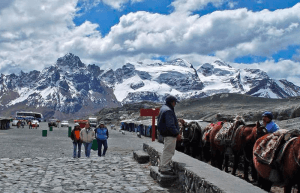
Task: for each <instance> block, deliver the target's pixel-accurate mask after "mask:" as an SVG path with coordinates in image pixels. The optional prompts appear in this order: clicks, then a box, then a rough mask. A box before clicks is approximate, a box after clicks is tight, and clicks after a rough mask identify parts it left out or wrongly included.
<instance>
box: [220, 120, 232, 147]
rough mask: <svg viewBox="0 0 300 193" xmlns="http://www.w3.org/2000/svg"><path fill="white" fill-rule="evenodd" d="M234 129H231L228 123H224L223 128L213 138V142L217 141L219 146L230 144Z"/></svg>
mask: <svg viewBox="0 0 300 193" xmlns="http://www.w3.org/2000/svg"><path fill="white" fill-rule="evenodd" d="M234 130H235V129H234V128H233V127H232V124H231V123H229V122H225V123H224V124H223V127H222V128H221V129H220V131H219V132H218V133H217V135H216V136H215V141H218V142H219V143H220V145H225V144H228V145H229V144H230V143H231V140H232V137H233V134H234V132H235V131H234Z"/></svg>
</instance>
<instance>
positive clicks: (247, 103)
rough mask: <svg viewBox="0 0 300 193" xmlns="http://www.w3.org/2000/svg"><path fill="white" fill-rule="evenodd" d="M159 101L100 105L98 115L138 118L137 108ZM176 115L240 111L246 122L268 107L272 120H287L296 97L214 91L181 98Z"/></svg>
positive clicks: (299, 113)
mask: <svg viewBox="0 0 300 193" xmlns="http://www.w3.org/2000/svg"><path fill="white" fill-rule="evenodd" d="M161 105H162V104H160V103H143V102H142V103H136V104H130V105H129V104H127V105H124V106H123V107H119V108H111V109H103V110H101V111H100V112H99V114H98V116H99V118H100V119H101V120H103V121H106V122H108V123H110V122H111V123H118V122H120V121H122V120H133V121H134V122H136V121H139V120H141V119H149V118H141V117H139V109H140V108H157V107H161ZM175 111H176V114H177V117H178V118H184V119H186V120H203V121H206V122H215V121H220V120H223V119H224V118H226V119H228V120H233V118H234V117H235V116H236V115H241V116H243V118H244V119H245V121H246V122H249V123H250V122H255V121H258V120H261V115H262V114H263V112H265V111H271V112H272V113H273V114H274V117H275V119H276V120H290V119H293V118H297V117H299V118H300V97H294V98H289V99H270V98H259V97H253V96H249V95H244V94H216V95H213V96H209V97H205V98H198V99H186V100H182V101H181V102H180V103H178V105H177V106H176V107H175Z"/></svg>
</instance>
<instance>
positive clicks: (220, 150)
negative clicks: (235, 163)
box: [210, 120, 245, 172]
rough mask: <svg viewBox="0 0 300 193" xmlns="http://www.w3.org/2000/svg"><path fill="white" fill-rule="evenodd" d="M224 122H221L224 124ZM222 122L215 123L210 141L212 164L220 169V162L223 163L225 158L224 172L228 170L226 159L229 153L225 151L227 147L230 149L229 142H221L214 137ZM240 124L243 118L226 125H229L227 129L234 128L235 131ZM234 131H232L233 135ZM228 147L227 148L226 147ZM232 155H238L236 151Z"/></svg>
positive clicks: (242, 123)
mask: <svg viewBox="0 0 300 193" xmlns="http://www.w3.org/2000/svg"><path fill="white" fill-rule="evenodd" d="M224 123H225V122H223V124H224ZM223 124H221V125H220V124H219V125H218V124H217V125H216V126H215V127H214V129H213V130H212V132H211V135H210V141H211V153H212V165H213V166H215V167H217V168H219V169H220V170H222V164H223V160H224V158H225V164H224V168H225V172H228V160H229V154H228V153H227V152H228V150H229V149H232V147H231V143H230V144H228V142H226V144H225V143H222V144H221V141H220V140H217V139H216V135H217V134H218V132H220V130H221V128H222V127H223ZM241 125H245V123H244V121H243V120H237V121H235V122H234V123H233V124H232V125H231V126H230V125H228V126H229V127H230V129H229V130H234V131H237V128H238V127H239V126H241ZM234 134H235V133H233V136H235V135H234ZM228 148H229V149H228ZM233 155H234V157H238V156H239V155H238V153H236V152H233Z"/></svg>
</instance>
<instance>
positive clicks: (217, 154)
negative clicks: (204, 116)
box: [209, 122, 223, 170]
mask: <svg viewBox="0 0 300 193" xmlns="http://www.w3.org/2000/svg"><path fill="white" fill-rule="evenodd" d="M222 126H223V122H218V123H216V124H214V125H213V128H212V130H211V132H210V135H209V141H210V151H211V152H210V153H211V165H212V166H214V167H217V168H219V169H220V170H222V164H223V155H222V154H221V152H222V151H219V149H218V146H217V145H216V144H215V137H216V135H217V133H218V132H219V131H220V130H221V129H222Z"/></svg>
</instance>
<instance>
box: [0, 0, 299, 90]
mask: <svg viewBox="0 0 300 193" xmlns="http://www.w3.org/2000/svg"><path fill="white" fill-rule="evenodd" d="M0 26H1V29H0V32H1V33H0V72H1V73H11V72H18V71H20V70H23V71H29V70H42V69H43V68H44V67H47V66H49V65H52V64H54V63H55V62H56V60H57V58H58V57H61V56H63V55H65V54H67V53H69V52H70V53H73V54H75V55H78V56H79V57H80V58H81V59H82V61H83V62H84V63H86V64H90V63H95V64H97V65H99V66H100V67H101V68H117V67H120V66H121V65H123V64H125V63H126V62H136V61H143V62H145V63H149V62H157V61H168V60H172V59H175V58H183V59H186V60H187V61H189V62H191V63H192V64H193V66H195V67H196V68H197V67H199V66H200V65H202V64H203V63H206V62H213V61H215V60H217V59H221V60H223V61H225V62H227V63H229V64H230V65H231V66H233V67H235V68H259V69H262V70H264V71H266V72H267V73H268V74H269V75H270V76H271V77H272V78H276V79H281V78H283V79H287V80H289V81H292V82H294V83H295V84H297V85H299V86H300V73H299V72H300V65H299V64H300V35H299V34H300V3H299V2H298V1H295V0H292V1H279V0H255V1H254V0H253V1H251V0H244V1H235V0H66V1H61V0H44V1H38V0H2V1H1V2H0Z"/></svg>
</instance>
